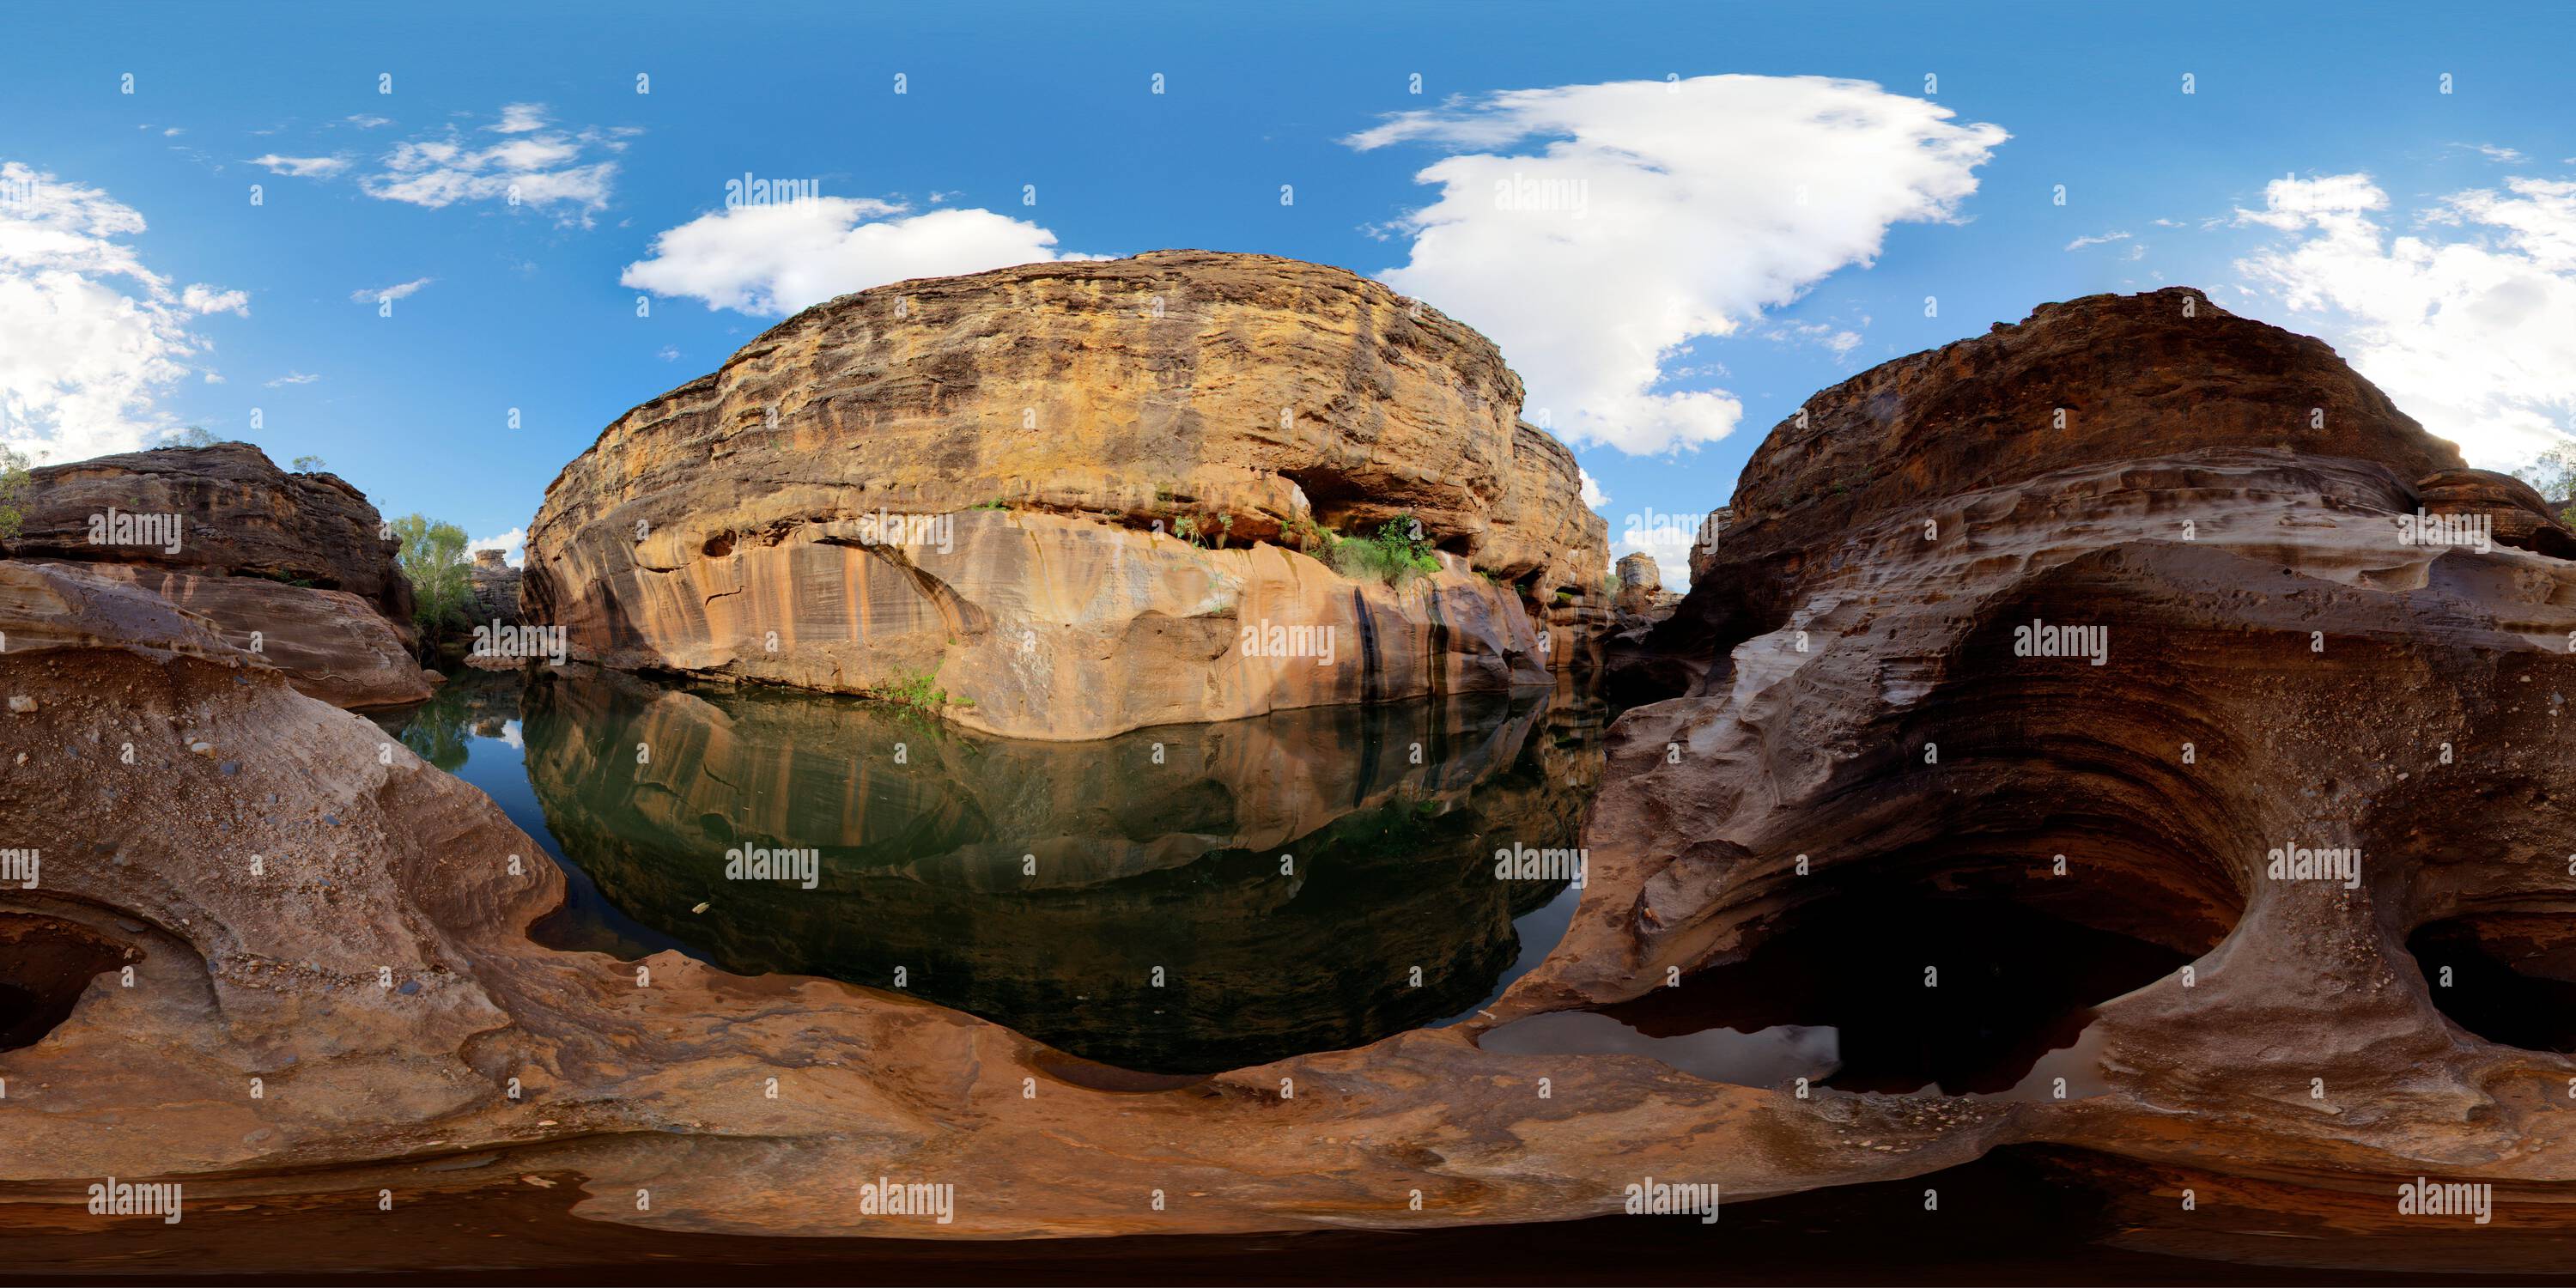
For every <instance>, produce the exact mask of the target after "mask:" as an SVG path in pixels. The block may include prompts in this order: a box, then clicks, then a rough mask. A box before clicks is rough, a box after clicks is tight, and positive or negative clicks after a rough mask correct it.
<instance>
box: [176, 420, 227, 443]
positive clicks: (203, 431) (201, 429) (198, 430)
mask: <svg viewBox="0 0 2576 1288" xmlns="http://www.w3.org/2000/svg"><path fill="white" fill-rule="evenodd" d="M220 441H222V440H220V439H218V438H216V437H215V433H214V431H213V430H210V429H208V428H206V427H205V426H203V425H190V426H187V427H186V428H184V429H181V430H180V431H179V432H178V433H176V434H173V435H171V436H170V444H171V446H174V447H212V446H214V445H215V444H216V443H218V442H220Z"/></svg>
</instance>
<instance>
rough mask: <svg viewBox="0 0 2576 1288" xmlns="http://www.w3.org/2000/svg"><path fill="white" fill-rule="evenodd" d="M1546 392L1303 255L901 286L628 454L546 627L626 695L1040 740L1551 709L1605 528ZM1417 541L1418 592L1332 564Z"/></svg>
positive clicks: (1149, 262) (560, 520) (538, 530)
mask: <svg viewBox="0 0 2576 1288" xmlns="http://www.w3.org/2000/svg"><path fill="white" fill-rule="evenodd" d="M1520 398H1521V388H1520V382H1519V380H1518V378H1517V377H1515V376H1514V375H1513V374H1512V373H1511V371H1510V370H1509V369H1508V368H1506V367H1505V366H1504V365H1503V362H1502V358H1501V355H1500V354H1498V353H1497V352H1496V351H1495V349H1494V347H1493V346H1492V345H1491V344H1490V343H1488V342H1487V341H1486V340H1485V339H1484V338H1483V337H1481V336H1478V335H1477V334H1476V333H1475V332H1473V331H1471V330H1468V329H1467V328H1465V327H1463V326H1461V325H1459V324H1457V323H1455V322H1453V321H1451V320H1449V319H1448V318H1446V317H1444V316H1442V315H1441V314H1440V313H1438V312H1437V311H1436V310H1433V309H1430V308H1428V307H1425V306H1421V305H1418V304H1416V303H1415V302H1412V301H1408V300H1404V299H1401V298H1399V297H1397V296H1396V295H1395V294H1394V293H1392V292H1391V291H1388V290H1387V289H1386V288H1384V287H1383V286H1380V285H1378V284H1375V283H1372V282H1369V281H1366V280H1363V279H1361V278H1358V277H1355V276H1353V275H1351V274H1349V273H1345V272H1342V271H1340V270H1336V269H1328V268H1322V267H1318V266H1315V265H1310V264H1300V263H1297V262H1295V261H1290V260H1281V259H1272V258H1268V257H1264V256H1252V255H1220V254H1212V253H1206V252H1197V251H1167V252H1158V253H1155V254H1150V255H1143V256H1138V257H1136V258H1134V259H1127V260H1115V261H1106V262H1091V263H1065V264H1042V265H1030V266H1026V267H1022V268H1013V269H1004V270H1000V271H997V272H992V273H983V274H977V275H974V276H971V277H961V278H945V279H937V280H930V281H920V282H907V283H901V284H898V285H895V286H889V287H883V288H880V289H877V290H872V291H864V292H861V293H859V294H856V295H850V296H844V297H842V298H840V299H837V300H834V301H832V302H830V303H828V304H823V305H818V306H816V307H814V308H811V309H808V310H806V311H805V312H803V313H800V314H798V315H796V316H795V317H793V318H790V319H789V320H788V321H786V322H784V323H782V324H780V325H779V326H778V327H775V328H773V329H772V330H770V331H769V332H768V333H766V334H764V335H763V336H761V337H760V338H759V339H757V340H755V341H754V342H752V343H751V344H750V345H748V346H746V347H745V348H744V349H743V350H742V351H741V352H740V353H737V354H736V355H734V357H733V358H732V359H731V360H729V361H728V362H727V363H726V365H725V366H724V368H723V369H722V370H720V371H718V372H716V373H714V374H713V375H709V376H706V377H703V378H701V379H699V380H696V381H693V382H691V383H689V384H687V385H683V386H681V387H680V388H679V389H676V390H673V391H672V392H671V393H669V394H667V395H664V396H663V397H662V398H660V399H657V400H655V401H653V402H650V403H646V404H644V405H643V406H641V407H638V408H636V409H635V410H633V411H631V412H629V413H627V415H626V416H625V417H623V418H621V419H620V420H619V421H618V422H617V423H616V424H614V425H611V426H610V427H609V428H608V429H607V431H606V432H604V433H603V434H601V436H600V439H599V441H598V442H597V443H596V444H594V445H593V446H592V447H591V448H590V450H588V451H587V452H585V453H583V454H582V456H581V457H580V458H578V459H576V460H575V461H574V462H573V463H572V464H571V465H569V466H567V467H566V468H565V470H564V472H563V474H562V475H561V476H560V477H559V478H557V479H556V480H555V482H554V484H553V486H551V487H550V488H549V489H548V490H547V494H546V503H545V506H544V508H543V509H542V510H541V511H540V512H539V514H538V516H537V519H536V522H535V523H534V525H532V527H531V529H530V537H529V551H530V554H529V561H528V570H527V580H526V583H525V588H524V591H523V599H524V601H525V605H526V608H527V610H528V612H529V614H530V615H531V616H532V617H533V618H536V619H538V620H542V621H547V622H552V623H556V624H560V625H563V626H566V627H568V628H569V629H570V632H571V641H572V645H573V648H574V651H575V653H576V654H577V655H579V656H582V657H586V658H592V659H596V660H598V661H600V662H603V663H605V664H608V665H611V666H616V667H623V668H641V667H652V668H660V669H668V670H677V671H687V672H693V673H702V674H715V675H727V676H736V677H742V678H752V679H760V680H768V681H776V682H783V683H789V684H795V685H800V686H804V687H808V688H817V689H827V690H837V691H844V692H859V691H869V690H886V689H893V688H898V687H903V686H906V685H914V686H918V687H930V688H936V689H938V690H943V691H945V692H946V693H947V694H948V695H950V696H951V697H952V698H953V699H956V700H957V705H955V706H954V707H952V708H951V709H950V714H951V716H952V717H953V718H956V719H959V720H961V721H963V722H964V723H967V724H969V725H972V726H975V727H980V728H984V729H989V730H993V731H996V732H1003V733H1009V734H1013V735H1016V736H1023V737H1034V738H1092V737H1101V736H1105V735H1108V734H1112V733H1116V732H1119V731H1121V730H1125V729H1132V728H1137V727H1140V726H1143V725H1148V724H1155V723H1165V722H1171V721H1205V720H1219V719H1229V718H1234V717H1239V716H1248V715H1257V714H1260V713H1261V712H1264V711H1269V710H1273V709H1277V708H1280V707H1291V706H1305V705H1315V704H1319V703H1328V702H1349V701H1365V700H1372V699H1376V698H1391V697H1406V696H1413V695H1419V694H1424V693H1433V692H1446V691H1455V690H1460V689H1472V688H1500V687H1509V686H1513V685H1530V684H1537V683H1544V682H1545V677H1544V675H1543V674H1542V673H1543V672H1544V671H1546V670H1547V669H1548V668H1550V667H1552V666H1558V667H1561V666H1564V665H1567V664H1569V663H1570V662H1571V661H1573V660H1574V659H1576V658H1579V657H1580V656H1582V654H1583V651H1584V646H1585V642H1586V634H1587V632H1589V631H1590V629H1591V628H1592V626H1593V625H1594V623H1592V622H1591V620H1590V619H1589V618H1588V617H1586V616H1585V615H1583V614H1579V613H1577V614H1567V613H1562V612H1560V611H1559V608H1560V606H1563V605H1573V604H1580V603H1581V602H1583V600H1584V599H1585V598H1586V596H1588V595H1589V596H1597V595H1598V593H1599V591H1600V582H1601V581H1602V577H1601V568H1602V566H1603V565H1604V564H1605V563H1606V562H1607V556H1606V544H1605V535H1604V529H1605V525H1604V524H1603V522H1602V520H1601V519H1600V517H1599V516H1597V515H1595V514H1593V513H1592V512H1591V511H1590V510H1589V509H1588V508H1587V507H1585V506H1583V505H1582V503H1581V500H1580V496H1581V485H1580V477H1579V472H1578V471H1577V469H1576V467H1575V464H1574V459H1573V456H1572V454H1571V453H1569V452H1567V451H1566V449H1565V448H1564V447H1563V446H1562V445H1561V444H1558V443H1557V442H1556V441H1555V440H1553V439H1552V438H1550V437H1548V436H1547V435H1546V434H1545V433H1543V432H1541V431H1539V430H1537V429H1536V428H1534V427H1531V426H1529V425H1527V424H1524V423H1522V422H1521V421H1520V420H1519V416H1518V411H1519V406H1520ZM1398 520H1405V521H1408V522H1414V523H1418V524H1419V525H1420V527H1421V537H1422V539H1423V540H1424V541H1425V542H1426V543H1427V544H1429V545H1430V546H1432V547H1435V548H1436V549H1437V551H1438V552H1439V554H1438V556H1437V557H1438V561H1439V564H1440V567H1439V569H1438V570H1437V571H1436V572H1434V573H1431V574H1430V575H1428V576H1425V577H1420V578H1416V579H1413V580H1412V581H1411V582H1410V584H1409V585H1406V586H1404V587H1402V588H1400V589H1396V588H1390V587H1389V586H1388V585H1386V584H1384V582H1383V581H1382V580H1380V579H1372V578H1368V577H1360V578H1358V579H1356V580H1355V579H1354V578H1351V577H1345V576H1342V575H1340V574H1339V573H1337V572H1335V571H1334V569H1333V568H1332V567H1330V566H1328V565H1327V564H1326V563H1324V562H1322V561H1320V560H1318V559H1315V558H1311V557H1309V556H1308V555H1306V554H1302V553H1298V551H1299V550H1317V551H1319V552H1320V548H1321V545H1322V542H1323V540H1324V535H1323V534H1324V532H1325V531H1327V530H1329V531H1333V532H1339V533H1344V534H1349V535H1353V536H1367V535H1371V534H1374V533H1375V532H1376V531H1377V530H1378V529H1379V528H1380V526H1381V525H1384V524H1386V523H1389V522H1393V521H1398ZM1254 542H1259V543H1262V544H1260V545H1251V543H1254ZM1247 547H1249V548H1247ZM1274 626H1275V627H1277V628H1280V629H1281V630H1283V631H1292V632H1314V631H1322V630H1327V629H1329V630H1330V631H1332V633H1333V636H1334V640H1335V645H1334V647H1335V649H1336V652H1335V655H1334V657H1333V659H1332V660H1331V662H1330V663H1329V664H1327V665H1322V666H1317V665H1315V663H1316V662H1318V661H1321V660H1322V659H1321V657H1320V651H1321V648H1322V647H1323V646H1322V645H1321V643H1320V641H1318V640H1316V639H1313V638H1311V637H1310V636H1306V635H1299V636H1294V637H1291V636H1281V637H1278V639H1280V640H1283V641H1285V642H1286V643H1287V646H1288V647H1290V648H1293V649H1296V650H1298V651H1297V652H1295V653H1294V654H1292V655H1290V656H1288V657H1285V658H1283V657H1282V656H1280V655H1278V654H1277V653H1275V652H1273V651H1271V650H1269V649H1267V648H1265V647H1264V645H1265V644H1268V643H1270V642H1272V637H1271V636H1270V633H1269V632H1270V628H1271V627H1274ZM1247 631H1249V632H1252V633H1247ZM970 704H971V705H970Z"/></svg>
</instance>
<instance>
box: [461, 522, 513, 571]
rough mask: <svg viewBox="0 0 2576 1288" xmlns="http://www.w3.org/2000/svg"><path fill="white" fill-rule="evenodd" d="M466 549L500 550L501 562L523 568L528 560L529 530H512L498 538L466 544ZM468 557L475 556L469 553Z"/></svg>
mask: <svg viewBox="0 0 2576 1288" xmlns="http://www.w3.org/2000/svg"><path fill="white" fill-rule="evenodd" d="M465 548H466V550H468V551H469V552H470V551H475V550H498V551H500V552H501V562H503V563H506V564H508V565H510V566H511V567H513V568H517V567H522V566H524V565H525V563H526V561H527V558H528V530H527V529H526V528H524V527H519V528H512V529H510V530H509V531H507V532H504V533H502V534H501V535H499V536H497V537H484V538H481V539H480V540H476V541H469V542H466V543H465ZM466 557H467V558H469V559H470V558H472V557H473V556H472V555H471V554H470V553H469V554H468V555H467V556H466Z"/></svg>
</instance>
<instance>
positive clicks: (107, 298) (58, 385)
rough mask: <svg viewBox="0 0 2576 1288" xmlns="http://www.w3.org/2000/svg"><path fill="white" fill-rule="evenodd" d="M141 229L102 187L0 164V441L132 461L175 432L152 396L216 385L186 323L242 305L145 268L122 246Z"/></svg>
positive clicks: (55, 456)
mask: <svg viewBox="0 0 2576 1288" xmlns="http://www.w3.org/2000/svg"><path fill="white" fill-rule="evenodd" d="M143 231H144V221H143V216H142V215H141V214H140V213H139V212H137V211H136V210H135V209H134V208H133V207H131V206H128V205H125V204H124V203H122V202H119V201H117V200H115V199H114V198H112V197H110V196H108V195H107V194H106V193H105V192H102V191H100V190H99V189H96V188H92V187H88V186H86V185H83V184H78V183H68V182H64V181H62V180H59V179H57V178H56V177H55V176H54V175H52V174H50V173H47V172H44V171H40V170H36V169H34V168H32V167H30V166H27V165H25V164H23V163H20V162H16V161H10V162H5V163H0V442H5V443H6V444H7V445H8V446H10V447H12V448H15V449H17V450H20V451H23V452H27V453H29V454H30V455H35V456H42V457H44V458H47V459H51V460H55V461H65V460H79V459H83V458H86V457H91V456H98V455H102V454H105V453H109V452H125V451H132V450H134V449H136V448H139V447H142V446H143V445H144V444H145V443H146V442H147V441H149V440H150V439H151V438H153V437H155V436H157V435H159V434H161V433H164V432H167V431H169V430H171V429H174V428H176V426H175V425H174V424H173V423H172V422H171V421H170V419H169V418H168V417H166V416H164V415H162V414H160V413H159V412H158V411H156V410H155V409H154V400H155V399H156V398H158V397H159V396H160V395H161V394H162V393H163V392H165V391H166V390H167V389H168V388H169V387H170V386H171V385H173V384H175V383H177V382H178V381H180V380H181V379H183V378H185V377H187V376H189V375H192V374H194V375H198V376H201V377H208V378H211V377H213V375H214V373H213V372H211V371H207V370H205V369H204V368H202V367H200V366H198V365H196V363H195V362H194V359H195V358H197V357H198V356H199V355H200V354H201V353H203V352H204V351H205V350H206V349H207V348H208V347H210V345H209V342H208V341H207V340H206V339H205V338H204V337H202V336H200V335H198V334H197V333H195V332H194V331H192V330H191V329H190V326H191V323H192V320H193V319H195V318H198V317H202V316H204V315H206V314H210V313H234V314H247V313H248V312H249V303H248V301H249V297H248V296H246V295H245V294H243V293H242V292H240V291H224V290H217V289H215V288H213V287H210V286H205V285H190V286H186V287H176V286H174V285H173V284H172V283H171V282H170V280H169V279H167V278H165V277H163V276H161V275H160V274H158V273H155V272H153V271H151V270H150V269H148V268H145V267H144V265H143V260H142V257H141V256H140V255H139V254H138V253H137V252H136V250H135V248H134V247H133V246H131V245H129V244H127V242H126V240H124V239H128V238H131V237H134V236H135V235H137V234H140V233H142V232H143Z"/></svg>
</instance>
